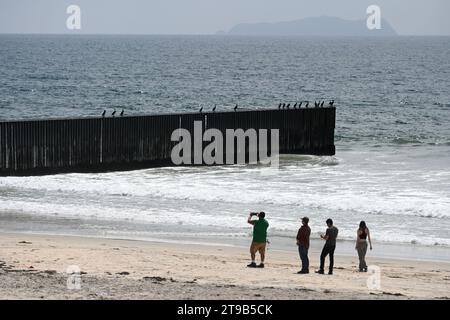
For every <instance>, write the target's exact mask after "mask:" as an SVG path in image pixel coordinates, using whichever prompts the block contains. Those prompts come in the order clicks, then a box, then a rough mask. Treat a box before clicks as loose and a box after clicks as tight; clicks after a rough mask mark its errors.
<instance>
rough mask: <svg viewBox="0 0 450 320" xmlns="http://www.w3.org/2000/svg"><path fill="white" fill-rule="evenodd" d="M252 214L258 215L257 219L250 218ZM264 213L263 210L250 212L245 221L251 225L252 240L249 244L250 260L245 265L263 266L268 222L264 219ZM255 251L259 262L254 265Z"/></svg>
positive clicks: (250, 266) (252, 266)
mask: <svg viewBox="0 0 450 320" xmlns="http://www.w3.org/2000/svg"><path fill="white" fill-rule="evenodd" d="M253 216H258V220H252V217H253ZM265 217H266V214H265V213H264V212H260V213H255V212H250V216H249V217H248V220H247V222H248V223H250V224H251V225H253V240H252V244H251V246H250V255H251V258H252V262H251V263H250V264H249V265H247V267H249V268H264V259H265V255H266V242H267V229H268V228H269V222H267V220H266V219H265ZM256 252H259V254H260V255H261V263H260V264H259V265H256V262H255V258H256Z"/></svg>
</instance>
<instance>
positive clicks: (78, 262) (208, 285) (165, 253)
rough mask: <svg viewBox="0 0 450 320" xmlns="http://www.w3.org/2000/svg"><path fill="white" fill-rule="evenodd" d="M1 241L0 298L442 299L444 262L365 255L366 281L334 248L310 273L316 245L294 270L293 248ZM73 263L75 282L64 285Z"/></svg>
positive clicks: (17, 237)
mask: <svg viewBox="0 0 450 320" xmlns="http://www.w3.org/2000/svg"><path fill="white" fill-rule="evenodd" d="M0 243H1V246H2V251H1V254H0V280H1V281H0V299H224V300H226V299H248V298H249V297H252V298H254V299H449V287H450V283H449V281H450V264H449V263H445V262H422V261H409V260H401V261H400V260H395V259H387V258H374V257H370V256H369V257H368V258H367V262H368V264H369V265H375V266H378V267H379V268H381V269H380V270H381V271H380V277H379V280H380V287H379V288H372V289H369V288H368V287H367V279H368V277H369V276H371V274H370V273H359V272H357V261H358V259H357V257H356V256H354V257H349V256H343V255H336V256H335V273H334V275H333V276H328V275H318V274H315V273H314V270H316V268H317V267H318V253H317V251H316V250H312V251H311V252H310V255H309V256H310V260H311V267H310V272H311V273H310V274H309V275H298V274H297V273H296V272H297V271H298V270H299V268H300V265H299V263H300V262H299V258H298V254H297V255H294V254H292V252H284V251H278V250H269V251H268V252H267V259H266V268H264V269H260V270H254V269H253V270H252V269H249V268H246V264H247V263H248V262H249V254H248V248H246V249H245V248H238V247H227V246H223V247H220V246H211V245H193V244H179V243H161V242H150V241H140V240H120V239H104V238H103V239H102V238H92V237H79V236H54V235H36V234H23V233H22V234H17V233H14V234H11V233H9V234H3V233H2V234H0ZM257 261H258V259H257ZM74 265H75V266H78V267H79V269H80V271H81V283H82V285H81V289H80V290H69V289H67V286H66V282H67V277H68V274H67V273H66V271H67V268H68V267H69V266H74ZM327 265H328V260H327V262H326V267H327Z"/></svg>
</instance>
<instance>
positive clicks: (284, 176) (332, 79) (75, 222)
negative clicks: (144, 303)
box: [0, 35, 450, 261]
mask: <svg viewBox="0 0 450 320" xmlns="http://www.w3.org/2000/svg"><path fill="white" fill-rule="evenodd" d="M449 88H450V37H392V38H390V37H389V38H382V37H381V38H352V37H343V38H325V37H319V38H303V37H237V36H236V37H234V36H112V35H111V36H106V35H105V36H100V35H97V36H95V35H92V36H80V35H77V36H66V35H0V110H1V112H0V121H6V120H15V119H29V118H47V117H52V118H54V117H67V116H77V117H79V116H86V117H89V116H99V115H100V114H101V113H102V111H103V110H104V109H107V111H108V113H110V112H112V110H113V109H117V110H121V109H124V110H125V113H126V114H144V113H167V112H176V111H195V110H198V109H199V108H200V107H201V106H203V108H204V110H208V109H210V108H212V107H213V106H214V105H217V109H218V110H232V108H233V107H234V105H235V104H238V105H239V106H240V107H241V108H245V109H258V108H262V109H265V108H275V107H277V106H278V103H279V102H290V103H295V102H299V101H305V100H309V101H315V100H326V101H328V100H330V99H334V100H335V101H336V103H335V105H336V108H337V119H336V131H335V134H336V136H335V143H336V155H335V156H333V157H317V156H308V155H282V156H281V160H280V168H278V169H276V168H271V167H266V166H262V165H256V166H255V165H254V166H223V167H191V168H189V167H184V168H181V167H172V168H153V169H147V170H138V171H127V172H110V173H96V174H58V175H49V176H39V177H0V221H1V222H0V231H2V232H25V233H26V232H37V233H52V234H71V235H79V234H81V235H92V236H105V237H120V238H131V239H158V240H164V241H191V242H192V241H193V242H202V243H206V242H207V243H213V244H227V245H228V244H235V243H246V242H248V241H249V239H250V238H249V237H250V234H251V226H249V225H248V224H247V223H246V220H247V216H248V212H249V211H265V212H266V214H267V218H268V220H269V223H270V229H269V236H270V238H271V239H273V240H272V245H273V246H274V247H275V248H276V247H277V241H279V242H280V243H288V242H289V241H290V242H292V243H294V245H295V242H293V240H292V238H293V237H294V238H295V235H296V231H297V229H298V227H299V225H300V218H301V217H303V216H308V217H309V218H310V221H311V222H310V224H311V228H312V237H313V238H314V239H318V238H319V233H323V232H324V230H325V228H326V226H325V220H326V219H327V218H329V217H330V218H332V219H333V220H334V221H335V225H336V226H337V227H338V228H339V230H340V239H341V240H349V241H354V239H355V236H356V229H357V228H358V224H359V222H360V221H361V220H365V221H366V222H367V225H368V227H369V228H370V230H371V233H372V237H373V240H374V247H375V244H377V243H378V244H383V245H389V244H398V245H404V246H405V248H406V247H417V246H420V247H432V248H439V250H440V251H439V252H440V253H439V254H440V255H442V254H443V255H444V258H443V259H444V260H448V261H450V255H449V251H450V250H448V249H449V247H450V232H449V230H450V89H449ZM283 239H284V240H283ZM283 241H284V242H283ZM349 243H350V242H349ZM441 249H442V250H441ZM441 258H442V257H441Z"/></svg>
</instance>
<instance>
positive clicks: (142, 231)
mask: <svg viewBox="0 0 450 320" xmlns="http://www.w3.org/2000/svg"><path fill="white" fill-rule="evenodd" d="M0 222H1V223H0V225H1V226H0V233H6V234H25V235H26V234H38V235H43V236H45V235H49V236H70V237H88V238H97V239H113V240H133V241H146V242H161V243H169V244H170V243H175V244H187V245H207V246H208V245H209V246H229V247H237V248H246V247H248V246H249V243H250V242H251V232H250V229H249V233H248V236H247V237H244V236H239V237H236V236H228V235H227V234H223V235H220V234H218V235H215V236H214V237H213V236H208V235H203V234H201V232H199V233H196V232H193V234H192V235H191V234H189V232H183V231H181V232H180V230H181V229H180V230H178V231H174V232H173V233H161V232H158V231H156V232H154V230H153V229H154V228H155V227H153V226H152V225H147V224H140V223H138V222H137V221H114V220H102V219H80V218H66V217H58V216H53V217H46V216H39V215H33V216H32V215H24V216H22V217H21V218H20V219H17V216H16V215H12V216H11V217H8V215H6V216H0ZM24 230H27V231H24ZM269 241H270V242H271V244H270V245H269V248H271V249H272V250H277V251H283V252H291V253H292V252H297V251H296V250H297V247H296V245H295V234H294V233H293V236H292V237H286V236H270V234H269ZM354 244H355V242H354V240H350V239H338V243H337V248H336V254H337V255H342V256H349V257H353V256H356V255H357V253H356V251H355V250H354ZM373 245H374V250H373V251H370V250H369V251H368V256H370V257H374V258H388V259H397V260H406V261H409V260H411V261H429V262H447V263H450V247H447V246H444V245H427V244H421V243H415V244H413V243H400V242H396V243H389V242H385V241H377V240H376V239H373ZM322 246H323V241H322V240H321V239H317V238H311V248H312V249H314V250H316V251H317V252H319V254H320V251H321V250H322Z"/></svg>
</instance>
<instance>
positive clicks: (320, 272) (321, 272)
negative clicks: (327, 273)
mask: <svg viewBox="0 0 450 320" xmlns="http://www.w3.org/2000/svg"><path fill="white" fill-rule="evenodd" d="M316 273H318V274H324V272H323V270H317V271H316Z"/></svg>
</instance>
